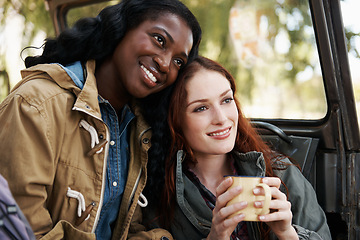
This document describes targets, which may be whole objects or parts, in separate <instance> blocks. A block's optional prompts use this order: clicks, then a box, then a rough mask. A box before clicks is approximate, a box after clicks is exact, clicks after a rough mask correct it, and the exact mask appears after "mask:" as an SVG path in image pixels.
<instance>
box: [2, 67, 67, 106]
mask: <svg viewBox="0 0 360 240" xmlns="http://www.w3.org/2000/svg"><path fill="white" fill-rule="evenodd" d="M42 65H43V66H35V67H33V68H29V69H26V70H23V71H22V76H23V79H22V80H21V81H20V82H19V83H18V84H17V85H16V86H15V87H14V88H13V89H12V91H11V93H10V94H9V96H8V97H7V98H6V99H5V100H4V102H3V103H2V105H3V106H4V105H6V104H8V103H10V102H11V101H15V102H17V103H19V104H20V102H23V103H26V104H28V105H30V106H33V107H35V108H38V107H41V106H42V105H43V104H44V103H45V102H47V101H48V100H50V99H54V98H57V97H60V98H63V97H65V98H68V97H71V98H74V96H73V94H71V92H70V91H69V89H66V88H63V87H61V86H60V85H59V81H68V82H69V83H70V84H71V82H70V81H69V80H71V79H69V76H68V75H67V74H66V72H65V71H63V70H62V69H61V67H60V66H58V65H57V64H42Z"/></svg>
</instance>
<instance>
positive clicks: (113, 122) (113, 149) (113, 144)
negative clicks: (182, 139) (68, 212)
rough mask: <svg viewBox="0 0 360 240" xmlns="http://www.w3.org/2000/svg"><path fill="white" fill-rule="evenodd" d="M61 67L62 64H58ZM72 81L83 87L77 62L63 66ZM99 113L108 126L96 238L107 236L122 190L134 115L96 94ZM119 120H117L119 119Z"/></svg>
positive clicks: (109, 235)
mask: <svg viewBox="0 0 360 240" xmlns="http://www.w3.org/2000/svg"><path fill="white" fill-rule="evenodd" d="M62 67H63V66H62ZM63 68H64V69H65V71H66V72H67V73H68V75H69V76H70V77H71V78H72V79H73V81H74V83H75V84H76V85H77V86H78V87H79V88H81V89H82V88H83V86H84V83H85V80H84V75H83V69H82V66H81V63H80V62H75V63H73V64H70V65H67V66H66V67H63ZM98 99H99V106H100V111H101V117H102V120H103V121H104V123H105V124H106V125H107V126H108V128H109V130H110V143H109V145H110V146H109V154H108V159H107V169H106V181H105V191H104V201H103V205H102V208H101V213H100V218H99V222H98V224H97V227H96V229H95V234H96V238H97V239H110V238H111V235H112V229H113V226H114V224H115V222H116V219H117V216H118V213H119V208H120V203H121V199H122V195H123V192H124V188H125V184H126V179H127V173H128V162H129V159H130V156H129V142H128V140H129V134H130V129H129V124H130V122H131V120H132V119H133V118H134V114H133V113H132V112H131V110H130V108H129V106H128V105H125V106H124V107H123V109H122V113H121V116H120V118H118V116H117V114H116V111H115V110H114V108H113V107H112V106H111V104H110V103H109V102H108V101H107V100H105V99H104V98H102V97H101V96H99V97H98ZM119 120H120V122H119Z"/></svg>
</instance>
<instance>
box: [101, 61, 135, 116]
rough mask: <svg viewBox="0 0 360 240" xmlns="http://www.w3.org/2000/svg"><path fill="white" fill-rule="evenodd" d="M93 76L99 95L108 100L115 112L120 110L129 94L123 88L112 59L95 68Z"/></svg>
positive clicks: (127, 99)
mask: <svg viewBox="0 0 360 240" xmlns="http://www.w3.org/2000/svg"><path fill="white" fill-rule="evenodd" d="M95 76H96V84H97V88H98V91H99V94H100V96H102V97H103V98H104V99H106V100H108V101H109V102H110V104H111V106H112V107H113V108H114V109H115V110H116V112H120V110H121V109H122V108H123V107H124V105H125V104H127V103H128V102H129V101H130V98H131V96H130V95H129V94H128V93H127V91H126V90H125V89H124V86H123V85H122V82H121V79H120V77H119V76H118V74H117V73H116V70H115V67H114V65H113V64H112V61H110V59H107V60H105V61H104V62H103V63H102V64H101V65H100V66H99V67H98V68H96V72H95Z"/></svg>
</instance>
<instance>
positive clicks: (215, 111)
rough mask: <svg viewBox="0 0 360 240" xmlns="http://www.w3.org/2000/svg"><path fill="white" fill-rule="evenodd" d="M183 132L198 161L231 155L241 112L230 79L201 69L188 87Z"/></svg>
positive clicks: (189, 81)
mask: <svg viewBox="0 0 360 240" xmlns="http://www.w3.org/2000/svg"><path fill="white" fill-rule="evenodd" d="M186 92H187V100H186V108H185V112H184V114H183V119H182V123H183V124H182V132H183V134H184V137H185V139H186V141H187V143H188V144H189V146H190V148H191V149H192V150H193V153H194V155H195V157H200V156H204V155H220V154H225V153H228V152H230V151H231V150H232V149H233V147H234V144H235V138H236V133H237V123H238V110H237V107H236V104H235V102H234V96H233V91H232V90H231V87H230V83H229V81H228V79H227V78H226V77H224V76H223V75H222V74H220V73H219V72H216V71H213V70H206V69H204V68H201V69H200V70H199V71H197V72H196V73H195V75H194V76H193V77H192V78H190V79H189V80H188V82H187V83H186Z"/></svg>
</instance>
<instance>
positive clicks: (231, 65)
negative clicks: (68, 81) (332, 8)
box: [67, 0, 327, 119]
mask: <svg viewBox="0 0 360 240" xmlns="http://www.w3.org/2000/svg"><path fill="white" fill-rule="evenodd" d="M182 2H184V3H185V4H186V5H187V6H188V7H189V8H190V10H191V11H192V12H193V13H194V15H195V16H196V17H197V19H198V20H199V22H200V24H201V27H202V30H203V39H202V43H201V46H200V54H202V55H204V56H206V57H209V58H211V59H214V60H216V61H218V62H220V63H221V64H222V65H223V66H224V67H226V68H227V69H228V70H229V71H230V72H231V73H232V75H233V76H234V77H235V78H236V81H237V96H238V98H239V100H240V103H241V105H242V108H243V110H244V113H245V115H246V116H247V117H250V118H272V119H320V118H322V117H324V116H325V115H326V112H327V104H326V99H325V92H324V86H323V81H322V75H321V69H320V64H319V58H318V53H317V48H316V42H315V36H314V31H313V26H312V21H311V17H310V9H309V4H308V1H307V0H298V1H286V0H183V1H182ZM116 3H117V1H110V2H106V3H100V4H95V5H90V6H86V7H81V8H75V9H71V10H70V11H69V13H68V16H67V22H68V25H69V26H72V25H73V23H74V22H75V21H76V20H77V19H79V18H81V17H84V16H96V15H97V14H98V12H99V11H100V9H102V8H103V7H104V6H106V5H109V4H116Z"/></svg>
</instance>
